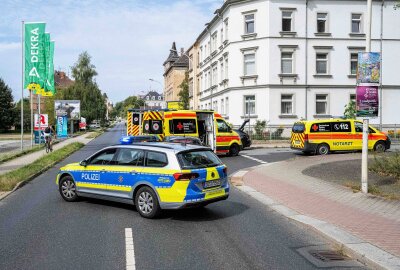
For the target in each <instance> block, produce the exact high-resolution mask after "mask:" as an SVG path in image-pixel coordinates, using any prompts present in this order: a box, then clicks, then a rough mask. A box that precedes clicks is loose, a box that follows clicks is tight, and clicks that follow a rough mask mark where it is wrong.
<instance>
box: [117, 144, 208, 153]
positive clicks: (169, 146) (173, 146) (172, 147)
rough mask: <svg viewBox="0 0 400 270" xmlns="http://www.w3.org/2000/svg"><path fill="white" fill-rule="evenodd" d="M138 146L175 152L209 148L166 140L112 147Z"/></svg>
mask: <svg viewBox="0 0 400 270" xmlns="http://www.w3.org/2000/svg"><path fill="white" fill-rule="evenodd" d="M137 146H139V147H140V148H152V149H153V150H155V149H160V148H161V149H169V150H172V151H175V152H181V151H187V150H211V149H210V148H208V147H205V146H201V145H193V144H183V143H182V144H177V143H167V142H133V143H132V144H128V145H119V144H118V145H114V147H124V148H126V147H137Z"/></svg>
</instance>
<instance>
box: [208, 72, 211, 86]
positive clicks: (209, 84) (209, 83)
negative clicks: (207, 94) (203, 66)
mask: <svg viewBox="0 0 400 270" xmlns="http://www.w3.org/2000/svg"><path fill="white" fill-rule="evenodd" d="M211 80H212V77H211V70H209V71H208V88H210V87H211V85H212V84H211V83H212V82H211Z"/></svg>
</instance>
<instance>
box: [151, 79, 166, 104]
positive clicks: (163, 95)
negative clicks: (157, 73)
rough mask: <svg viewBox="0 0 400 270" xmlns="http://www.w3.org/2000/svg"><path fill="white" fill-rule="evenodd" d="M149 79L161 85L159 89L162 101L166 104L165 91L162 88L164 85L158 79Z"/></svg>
mask: <svg viewBox="0 0 400 270" xmlns="http://www.w3.org/2000/svg"><path fill="white" fill-rule="evenodd" d="M149 81H151V82H155V83H158V84H159V85H160V86H161V89H162V90H161V92H162V97H163V102H164V103H165V105H166V104H167V103H166V101H165V92H164V89H163V88H164V87H163V85H162V83H161V82H159V81H157V80H154V79H153V78H150V79H149Z"/></svg>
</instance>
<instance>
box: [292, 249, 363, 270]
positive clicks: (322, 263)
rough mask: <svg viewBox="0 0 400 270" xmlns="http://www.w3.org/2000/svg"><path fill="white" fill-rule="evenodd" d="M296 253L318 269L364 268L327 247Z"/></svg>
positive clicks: (299, 250) (298, 250)
mask: <svg viewBox="0 0 400 270" xmlns="http://www.w3.org/2000/svg"><path fill="white" fill-rule="evenodd" d="M297 252H299V253H300V254H301V255H302V256H303V257H304V258H306V259H307V260H308V261H309V262H311V263H312V264H313V265H315V266H316V267H319V268H324V267H363V266H364V265H362V264H361V263H360V262H358V261H356V260H354V259H352V258H350V257H348V256H346V255H344V254H341V253H340V252H339V251H337V250H335V249H333V248H332V247H330V246H328V245H322V246H309V247H303V248H299V249H297Z"/></svg>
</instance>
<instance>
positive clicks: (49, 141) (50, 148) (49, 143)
mask: <svg viewBox="0 0 400 270" xmlns="http://www.w3.org/2000/svg"><path fill="white" fill-rule="evenodd" d="M44 147H45V148H46V153H48V152H53V148H52V147H51V140H50V136H46V138H45V143H44Z"/></svg>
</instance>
